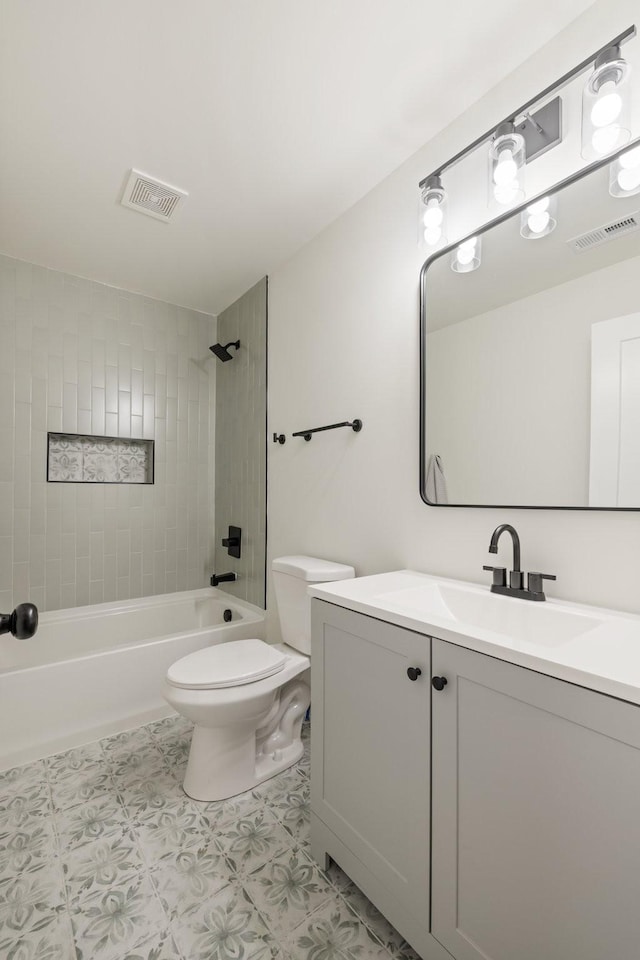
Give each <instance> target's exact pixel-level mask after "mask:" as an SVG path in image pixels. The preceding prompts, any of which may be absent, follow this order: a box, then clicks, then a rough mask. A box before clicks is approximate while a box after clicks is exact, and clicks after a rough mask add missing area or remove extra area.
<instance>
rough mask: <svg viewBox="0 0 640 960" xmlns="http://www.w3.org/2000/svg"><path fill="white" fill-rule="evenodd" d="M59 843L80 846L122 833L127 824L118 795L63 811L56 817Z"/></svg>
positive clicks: (65, 845) (101, 798) (64, 846)
mask: <svg viewBox="0 0 640 960" xmlns="http://www.w3.org/2000/svg"><path fill="white" fill-rule="evenodd" d="M54 823H55V827H56V832H57V835H58V844H59V846H61V847H63V848H66V847H69V846H79V845H82V844H84V843H89V842H91V841H92V840H99V839H102V838H104V837H113V836H116V835H118V834H122V833H123V832H124V830H125V829H126V827H127V825H128V821H127V816H126V813H125V810H124V808H123V806H122V804H121V803H120V801H119V799H118V798H117V797H112V796H107V797H99V798H98V799H96V800H90V801H89V802H88V803H81V804H78V805H77V806H73V807H70V808H69V809H68V810H61V811H59V812H58V813H56V815H55V818H54Z"/></svg>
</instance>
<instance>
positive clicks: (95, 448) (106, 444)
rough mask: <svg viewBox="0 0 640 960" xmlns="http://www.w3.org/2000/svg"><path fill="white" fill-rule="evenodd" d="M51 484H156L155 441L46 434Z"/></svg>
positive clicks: (72, 434) (48, 477) (48, 472)
mask: <svg viewBox="0 0 640 960" xmlns="http://www.w3.org/2000/svg"><path fill="white" fill-rule="evenodd" d="M47 480H48V481H49V482H50V483H153V440H130V439H126V438H121V437H120V438H119V437H95V436H87V435H84V434H75V433H48V434H47Z"/></svg>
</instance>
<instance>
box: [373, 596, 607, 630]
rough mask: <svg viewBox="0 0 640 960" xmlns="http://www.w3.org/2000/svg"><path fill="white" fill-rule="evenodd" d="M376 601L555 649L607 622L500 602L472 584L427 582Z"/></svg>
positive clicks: (430, 618) (548, 606)
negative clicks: (558, 645)
mask: <svg viewBox="0 0 640 960" xmlns="http://www.w3.org/2000/svg"><path fill="white" fill-rule="evenodd" d="M372 600H373V601H374V602H375V601H378V602H379V603H380V604H381V605H383V606H384V607H385V609H388V610H396V611H398V612H404V611H406V613H407V614H408V615H409V616H414V617H415V616H418V617H420V618H421V619H424V620H425V621H429V622H433V621H436V622H443V621H445V622H449V623H450V624H451V627H452V628H453V629H460V630H462V631H463V632H468V631H471V632H475V631H477V630H481V631H483V632H484V631H489V632H491V633H493V634H499V635H500V636H504V637H508V638H509V639H510V640H513V641H516V642H525V643H531V644H541V645H544V646H555V645H556V644H561V643H566V642H568V641H570V640H574V639H575V638H576V637H579V636H581V635H582V634H584V633H586V632H587V631H588V630H593V629H594V628H595V627H599V626H600V625H601V624H602V620H600V619H597V618H596V617H591V616H588V615H583V614H578V613H573V612H569V611H567V610H561V609H557V608H556V607H554V606H552V605H551V604H549V603H543V604H540V603H531V602H530V601H527V600H519V599H513V598H511V597H500V596H496V595H494V594H492V593H490V592H489V591H488V589H486V588H485V589H483V588H481V587H476V586H474V585H473V584H462V583H461V584H460V585H459V586H458V585H455V586H454V585H452V584H450V583H447V582H446V581H441V582H436V581H427V582H426V583H425V584H424V585H421V586H418V587H408V588H401V589H399V590H389V591H387V592H386V593H380V594H378V595H377V596H376V597H373V598H372Z"/></svg>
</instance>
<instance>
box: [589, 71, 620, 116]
mask: <svg viewBox="0 0 640 960" xmlns="http://www.w3.org/2000/svg"><path fill="white" fill-rule="evenodd" d="M621 111H622V97H621V96H620V94H619V93H617V92H616V84H615V81H614V80H608V81H607V82H606V83H603V84H602V86H601V87H600V90H599V91H598V99H597V100H596V102H595V103H594V105H593V107H592V108H591V123H592V124H593V125H594V127H608V126H609V124H610V123H613V121H614V120H616V119H617V118H618V117H619V116H620V113H621Z"/></svg>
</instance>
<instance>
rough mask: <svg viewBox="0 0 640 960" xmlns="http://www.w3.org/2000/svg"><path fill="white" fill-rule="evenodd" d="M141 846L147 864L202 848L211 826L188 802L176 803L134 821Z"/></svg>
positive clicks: (180, 801) (176, 801)
mask: <svg viewBox="0 0 640 960" xmlns="http://www.w3.org/2000/svg"><path fill="white" fill-rule="evenodd" d="M135 829H136V833H137V837H138V843H139V844H140V848H141V850H142V853H143V856H144V858H145V860H146V861H147V863H157V862H158V861H159V860H161V859H162V857H164V856H165V854H167V853H175V852H176V851H180V850H182V851H184V850H190V849H191V848H193V847H200V846H202V845H203V843H206V842H207V841H208V839H209V832H210V831H209V826H208V824H206V823H205V822H204V821H203V820H202V818H201V817H200V815H199V814H198V813H196V812H195V811H194V809H193V807H192V805H191V804H190V803H189V802H188V801H186V800H174V801H172V802H171V803H167V804H165V805H164V806H163V807H161V808H160V809H158V810H154V811H152V812H146V813H145V814H144V815H143V816H140V817H138V818H137V819H136V820H135Z"/></svg>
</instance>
